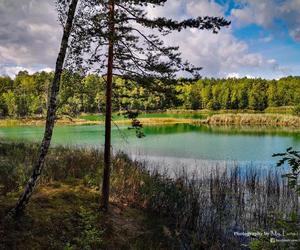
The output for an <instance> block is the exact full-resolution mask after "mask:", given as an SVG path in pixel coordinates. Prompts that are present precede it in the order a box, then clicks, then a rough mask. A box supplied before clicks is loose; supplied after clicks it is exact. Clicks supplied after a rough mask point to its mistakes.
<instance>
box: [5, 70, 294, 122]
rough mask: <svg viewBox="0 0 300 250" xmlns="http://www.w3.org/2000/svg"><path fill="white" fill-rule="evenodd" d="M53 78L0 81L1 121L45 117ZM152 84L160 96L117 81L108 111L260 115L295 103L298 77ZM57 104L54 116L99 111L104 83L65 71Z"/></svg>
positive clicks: (36, 76) (21, 77)
mask: <svg viewBox="0 0 300 250" xmlns="http://www.w3.org/2000/svg"><path fill="white" fill-rule="evenodd" d="M53 76H54V74H53V73H52V72H50V73H47V72H38V73H35V74H32V75H30V74H29V73H28V72H26V71H20V72H19V73H18V74H17V75H16V77H15V79H11V78H10V77H8V76H2V77H0V116H1V117H28V116H35V115H40V116H44V115H45V114H46V111H47V100H48V92H49V91H48V90H49V88H50V84H51V82H52V79H53ZM157 85H158V86H159V85H161V88H160V91H157V90H151V89H149V88H145V87H142V86H139V85H137V84H134V83H132V82H130V81H127V80H124V79H121V78H117V77H116V78H115V79H114V93H113V95H114V97H115V98H113V100H114V101H113V110H114V111H119V110H141V111H153V110H164V109H168V108H185V109H194V110H198V109H209V110H220V109H240V110H243V109H251V110H258V111H262V110H264V109H266V108H268V107H281V106H296V105H299V104H300V77H291V76H290V77H285V78H281V79H279V80H264V79H249V78H241V79H235V78H230V79H213V78H204V79H200V80H198V81H191V82H186V81H183V80H182V79H179V80H177V81H176V82H175V83H174V84H173V85H168V86H163V84H162V83H160V82H159V81H157ZM58 100H59V104H58V107H59V108H58V113H59V114H61V115H70V116H76V115H78V114H80V113H82V112H85V113H99V112H104V110H105V81H104V79H103V78H102V77H100V76H98V75H96V74H90V75H87V76H82V75H80V74H79V73H70V72H69V71H64V73H63V75H62V80H61V90H60V94H59V98H58Z"/></svg>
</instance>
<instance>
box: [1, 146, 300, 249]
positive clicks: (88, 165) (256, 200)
mask: <svg viewBox="0 0 300 250" xmlns="http://www.w3.org/2000/svg"><path fill="white" fill-rule="evenodd" d="M0 152H1V154H0V172H1V173H0V192H1V193H2V195H9V194H10V193H13V192H16V191H17V190H19V189H20V188H22V187H23V185H24V184H25V182H26V179H27V177H28V175H29V173H30V166H31V165H32V163H33V162H34V160H35V155H36V152H37V146H36V145H35V144H26V143H0ZM45 164H46V167H45V174H44V176H43V178H42V179H41V182H42V183H43V184H45V185H48V184H49V183H53V182H67V181H69V180H78V181H80V182H82V184H83V185H84V186H85V187H86V188H90V189H93V190H97V189H99V186H98V185H99V183H101V182H100V180H101V173H102V171H101V169H102V153H101V152H100V151H98V150H96V149H84V148H66V147H56V148H52V149H51V150H50V153H49V155H48V157H47V160H46V163H45ZM112 165H113V171H112V178H111V192H112V200H113V201H114V202H116V203H118V204H128V205H129V206H131V207H134V208H138V209H141V210H144V211H148V212H149V214H152V213H154V214H155V215H156V216H158V217H161V218H168V221H169V222H170V223H169V224H168V225H166V231H168V232H169V234H170V237H171V238H172V239H173V241H172V242H174V247H177V248H184V249H219V248H220V249H221V248H222V249H240V247H241V245H242V244H249V243H250V239H241V238H238V237H236V236H234V232H236V231H238V232H241V231H255V230H265V231H270V230H273V229H274V228H277V222H278V219H286V218H289V216H290V215H291V214H296V215H297V216H298V217H299V215H300V214H299V200H298V196H297V193H296V192H295V191H294V189H292V188H290V187H289V186H288V183H287V180H286V179H283V178H281V173H280V172H278V171H276V170H274V169H269V170H263V169H258V168H254V167H251V166H249V167H240V166H235V167H228V168H226V169H222V170H221V169H220V168H218V167H217V166H216V167H214V168H212V169H211V171H210V173H209V174H205V175H203V174H199V173H193V174H191V173H188V172H187V171H185V170H184V169H182V170H181V171H180V172H177V173H176V175H174V176H173V177H172V178H171V177H170V176H169V175H168V174H167V173H164V172H161V171H160V170H161V169H162V168H161V166H160V167H159V166H158V167H156V168H151V170H150V169H149V168H148V166H147V164H146V163H144V162H137V161H132V160H131V159H130V158H128V156H127V155H125V154H123V153H118V154H116V155H115V156H114V158H113V164H112ZM200 167H201V166H199V168H200Z"/></svg>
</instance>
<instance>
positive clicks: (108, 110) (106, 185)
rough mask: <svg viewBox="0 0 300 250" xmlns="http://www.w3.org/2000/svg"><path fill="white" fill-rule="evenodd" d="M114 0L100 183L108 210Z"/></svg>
mask: <svg viewBox="0 0 300 250" xmlns="http://www.w3.org/2000/svg"><path fill="white" fill-rule="evenodd" d="M114 16H115V1H114V0H110V1H109V46H108V62H107V81H106V110H105V145H104V170H103V183H102V197H101V208H102V210H104V211H107V210H108V204H109V188H110V187H109V186H110V170H111V111H112V107H111V99H112V81H113V63H114V34H115V18H114Z"/></svg>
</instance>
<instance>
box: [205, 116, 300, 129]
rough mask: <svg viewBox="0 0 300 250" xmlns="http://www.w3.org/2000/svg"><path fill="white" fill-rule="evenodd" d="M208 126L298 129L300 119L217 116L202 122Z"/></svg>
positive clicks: (290, 117)
mask: <svg viewBox="0 0 300 250" xmlns="http://www.w3.org/2000/svg"><path fill="white" fill-rule="evenodd" d="M203 123H205V124H210V125H266V126H284V127H300V117H297V116H293V115H283V114H218V115H213V116H211V117H209V118H207V119H206V120H205V121H203Z"/></svg>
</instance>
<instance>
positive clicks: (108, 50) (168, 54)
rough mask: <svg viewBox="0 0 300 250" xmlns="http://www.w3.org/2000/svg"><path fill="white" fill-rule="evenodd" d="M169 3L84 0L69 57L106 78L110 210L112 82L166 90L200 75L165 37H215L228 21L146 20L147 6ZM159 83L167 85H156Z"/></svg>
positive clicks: (105, 196)
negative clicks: (182, 75)
mask: <svg viewBox="0 0 300 250" xmlns="http://www.w3.org/2000/svg"><path fill="white" fill-rule="evenodd" d="M166 2H167V0H85V1H81V7H80V8H79V14H78V18H77V19H76V22H75V29H74V33H73V34H72V38H73V39H72V45H71V50H70V54H69V57H68V66H69V67H70V69H72V68H73V69H74V70H78V69H81V70H82V69H83V70H88V71H91V70H92V71H96V72H98V73H100V74H102V75H103V77H104V79H105V80H106V110H105V112H106V119H105V146H104V174H103V183H102V202H101V206H102V208H103V209H104V210H107V209H108V202H109V185H110V184H109V180H110V169H111V113H112V100H114V99H116V98H113V97H114V95H113V79H114V77H116V76H119V77H121V78H122V79H124V80H126V81H127V82H128V85H129V84H131V85H133V86H134V85H137V84H138V85H141V86H143V87H146V88H149V89H153V90H155V91H166V88H167V86H168V85H169V84H171V83H172V82H173V80H174V78H175V77H176V73H177V72H179V71H186V72H189V73H191V74H192V76H193V77H196V78H197V77H199V70H200V69H201V68H199V67H194V66H193V65H191V64H190V63H188V62H186V61H183V60H182V58H181V54H180V53H179V47H177V46H166V45H165V44H164V42H163V39H162V38H163V37H165V36H167V35H168V34H170V33H171V32H174V31H177V32H180V31H182V30H184V29H187V28H195V29H199V30H212V32H214V33H217V32H218V31H219V30H220V28H221V27H224V26H228V25H229V24H230V22H228V21H226V20H225V19H224V18H222V17H208V16H206V17H197V18H191V19H186V20H182V21H177V20H173V19H167V18H165V17H158V18H154V19H151V18H149V17H148V13H147V10H148V7H158V6H161V7H162V6H164V5H165V3H166ZM157 81H160V82H163V84H156V83H157Z"/></svg>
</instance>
